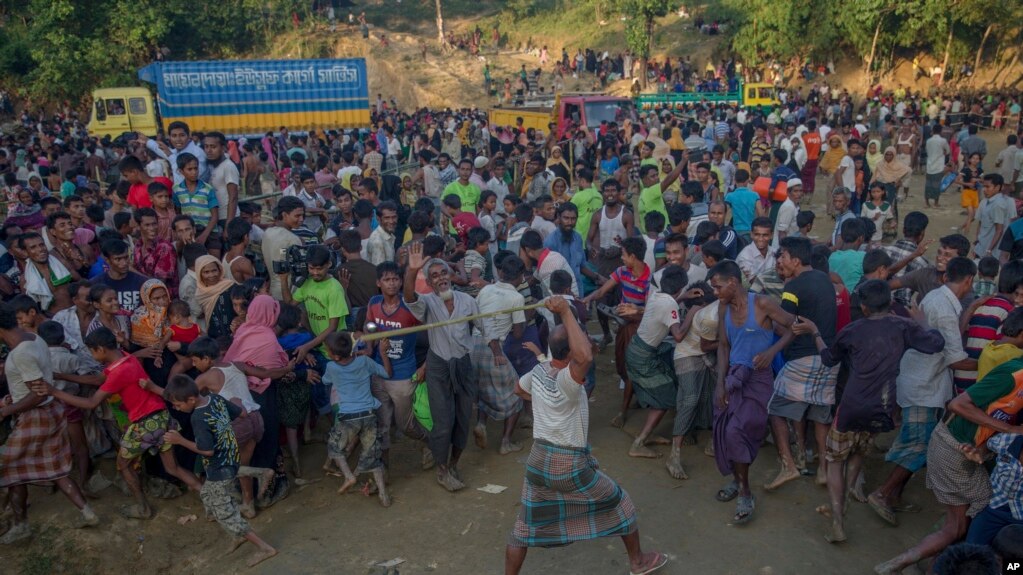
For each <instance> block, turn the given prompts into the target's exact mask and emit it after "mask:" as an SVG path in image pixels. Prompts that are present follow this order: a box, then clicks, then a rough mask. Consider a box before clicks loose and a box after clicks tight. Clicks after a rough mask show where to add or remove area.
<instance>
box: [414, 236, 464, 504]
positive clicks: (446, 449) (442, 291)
mask: <svg viewBox="0 0 1023 575" xmlns="http://www.w3.org/2000/svg"><path fill="white" fill-rule="evenodd" d="M419 270H425V275H426V280H427V282H428V283H429V284H430V287H431V288H432V290H433V293H427V294H422V295H420V294H418V293H416V277H417V276H418V274H419ZM403 292H404V297H405V303H406V305H407V306H408V308H409V311H411V312H412V315H414V316H416V319H417V320H419V321H421V322H423V323H429V322H435V321H442V320H447V319H454V318H458V317H466V316H469V315H473V314H475V313H477V312H478V311H479V308H478V307H477V305H476V301H475V300H474V299H472V297H471V296H470V295H469V294H466V293H463V292H456V291H453V290H452V289H451V268H450V267H449V266H448V264H447V262H445V261H444V260H441V259H437V258H434V259H431V260H430V261H429V262H426V261H425V258H424V256H423V244H419V243H417V244H412V245H411V246H409V255H408V267H407V268H406V269H405V283H404V287H403ZM427 336H428V337H429V340H430V346H429V347H430V351H429V353H428V354H427V356H426V387H427V392H428V394H429V398H430V412H431V415H432V416H433V429H432V430H431V431H430V436H429V439H428V443H429V445H430V451H432V452H433V459H434V461H435V462H436V463H437V483H440V484H441V486H442V487H444V489H447V490H448V491H458V490H460V489H464V488H465V483H463V482H462V480H461V477H460V474H459V472H458V460H459V458H460V457H461V456H462V452H463V451H464V450H465V446H466V442H467V441H468V438H469V428H470V422H469V419H470V417H471V416H472V406H473V403H474V402H475V401H476V395H477V393H476V389H475V387H476V382H474V381H471V378H472V375H471V374H472V373H473V371H472V360H471V358H470V353H471V352H472V347H471V346H472V337H471V336H472V326H471V325H470V324H468V323H460V324H455V325H449V326H446V327H437V328H433V329H431V330H429V331H428V332H427Z"/></svg>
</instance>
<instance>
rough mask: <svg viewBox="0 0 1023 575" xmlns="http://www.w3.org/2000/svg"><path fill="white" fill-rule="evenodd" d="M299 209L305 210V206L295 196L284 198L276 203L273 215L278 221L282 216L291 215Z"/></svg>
mask: <svg viewBox="0 0 1023 575" xmlns="http://www.w3.org/2000/svg"><path fill="white" fill-rule="evenodd" d="M299 208H302V209H305V204H303V203H302V200H300V199H298V198H296V197H295V196H284V197H283V198H281V200H280V201H279V202H277V209H275V210H274V215H275V216H276V217H277V218H278V219H280V217H281V216H282V215H284V214H287V213H291V212H293V211H295V210H297V209H299Z"/></svg>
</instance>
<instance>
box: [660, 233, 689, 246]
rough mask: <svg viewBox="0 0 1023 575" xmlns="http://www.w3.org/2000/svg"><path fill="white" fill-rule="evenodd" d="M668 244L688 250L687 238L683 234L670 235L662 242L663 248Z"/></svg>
mask: <svg viewBox="0 0 1023 575" xmlns="http://www.w3.org/2000/svg"><path fill="white" fill-rule="evenodd" d="M668 244H682V248H683V249H685V248H688V247H689V236H687V235H685V234H671V235H670V236H668V237H667V238H665V240H664V246H665V247H667V246H668Z"/></svg>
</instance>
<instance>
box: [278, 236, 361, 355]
mask: <svg viewBox="0 0 1023 575" xmlns="http://www.w3.org/2000/svg"><path fill="white" fill-rule="evenodd" d="M306 265H307V266H308V268H309V277H308V278H306V281H305V282H304V283H303V284H302V285H301V286H299V287H298V289H296V290H295V293H294V294H292V293H291V289H289V286H288V285H285V286H284V289H283V290H282V293H283V295H284V302H285V303H289V304H290V303H302V304H305V313H306V317H307V318H308V320H309V331H311V332H312V333H313V334H314V335H315V337H313V339H311V340H309V342H308V343H306V344H304V345H302V346H300V347H299V348H298V349H296V350H295V351H296V359H297V360H298V361H302V360H303V359H305V356H306V354H307V353H309V352H310V351H312V350H313V349H316V347H317V346H319V345H323V342H324V340H326V339H327V336H328V335H330V334H332V333H334V332H335V331H337V328H338V326H339V325H341V324H342V322H343V321H344V319H345V317H346V316H347V315H348V302H347V300H346V299H345V289H344V288H343V287H342V286H341V282H339V281H337V279H335V278H334V277H333V276H331V275H330V250H329V249H327V248H326V247H325V246H310V247H309V250H308V251H307V252H306ZM322 349H323V353H324V354H327V353H328V351H327V348H326V346H324V347H323V348H322Z"/></svg>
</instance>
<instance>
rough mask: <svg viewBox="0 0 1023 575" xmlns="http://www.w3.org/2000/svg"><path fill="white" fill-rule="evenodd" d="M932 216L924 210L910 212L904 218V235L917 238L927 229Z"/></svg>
mask: <svg viewBox="0 0 1023 575" xmlns="http://www.w3.org/2000/svg"><path fill="white" fill-rule="evenodd" d="M928 224H930V218H928V217H927V214H925V213H923V212H909V213H908V214H906V217H905V218H903V219H902V235H903V236H905V237H907V238H917V237H920V236H922V235H923V233H924V232H925V231H927V225H928Z"/></svg>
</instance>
